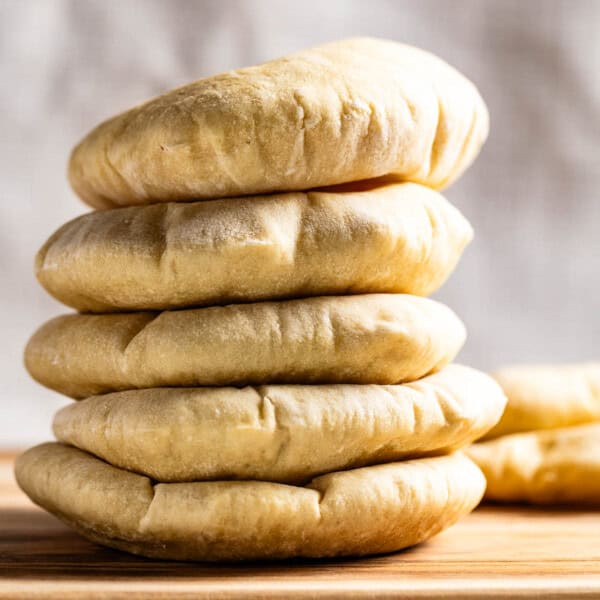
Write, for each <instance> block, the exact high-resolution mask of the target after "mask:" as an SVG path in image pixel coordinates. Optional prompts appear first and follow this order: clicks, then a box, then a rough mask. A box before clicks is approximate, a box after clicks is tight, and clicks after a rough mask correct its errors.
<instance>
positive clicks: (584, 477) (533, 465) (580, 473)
mask: <svg viewBox="0 0 600 600" xmlns="http://www.w3.org/2000/svg"><path fill="white" fill-rule="evenodd" d="M468 453H469V456H470V457H471V458H472V459H473V460H474V461H475V462H476V463H477V464H478V465H479V467H480V468H481V470H482V471H483V473H484V474H485V477H486V479H487V490H486V498H487V499H489V500H496V501H501V502H529V503H532V504H588V505H595V506H599V507H600V423H588V424H586V425H577V426H573V427H564V428H562V429H548V430H545V431H531V432H529V433H515V434H512V435H506V436H502V437H499V438H497V439H494V440H491V441H489V442H483V443H480V444H474V445H473V446H471V447H470V448H469V450H468Z"/></svg>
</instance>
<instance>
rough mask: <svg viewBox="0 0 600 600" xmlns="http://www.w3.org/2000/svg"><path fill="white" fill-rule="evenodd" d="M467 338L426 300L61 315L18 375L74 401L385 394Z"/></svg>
mask: <svg viewBox="0 0 600 600" xmlns="http://www.w3.org/2000/svg"><path fill="white" fill-rule="evenodd" d="M465 335H466V334H465V329H464V325H463V324H462V323H461V321H460V320H459V319H458V317H456V315H455V314H454V313H453V312H452V311H451V310H450V309H449V308H447V307H446V306H444V305H442V304H439V303H437V302H434V301H433V300H427V299H425V298H419V297H417V296H409V295H402V294H369V295H364V296H362V295H361V296H330V297H320V298H307V299H304V300H288V301H284V302H257V303H255V304H232V305H229V306H216V307H209V308H199V309H194V310H180V311H171V312H169V311H167V312H162V313H128V314H113V315H110V314H109V315H66V316H62V317H57V318H56V319H53V320H51V321H49V322H48V323H46V324H45V325H43V326H42V327H41V328H40V329H39V330H38V331H37V332H36V333H35V334H34V336H33V337H32V338H31V340H30V341H29V344H28V345H27V349H26V351H25V363H26V366H27V368H28V370H29V372H30V373H31V375H32V376H33V377H34V378H35V379H36V380H37V381H39V382H40V383H42V384H44V385H46V386H47V387H49V388H52V389H54V390H57V391H59V392H61V393H63V394H66V395H68V396H72V397H74V398H82V397H86V396H92V395H95V394H101V393H105V392H111V391H120V390H126V389H134V388H148V387H161V386H202V385H211V386H224V385H246V384H262V383H381V384H389V383H401V382H404V381H411V380H415V379H419V378H420V377H423V376H424V375H427V374H428V373H430V372H432V371H434V370H438V369H440V368H442V367H443V366H445V365H446V364H448V363H449V362H451V360H452V359H453V358H454V356H455V355H456V353H457V352H458V350H459V349H460V347H461V346H462V344H463V342H464V339H465Z"/></svg>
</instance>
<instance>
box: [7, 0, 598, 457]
mask: <svg viewBox="0 0 600 600" xmlns="http://www.w3.org/2000/svg"><path fill="white" fill-rule="evenodd" d="M599 25H600V2H598V1H594V0H589V1H586V0H564V1H561V0H528V1H526V2H525V1H523V0H488V1H485V0H452V1H450V0H447V1H444V0H437V1H433V0H430V1H427V0H413V1H403V0H399V1H392V0H388V1H386V0H368V1H366V0H365V1H361V0H355V1H353V0H345V1H344V0H302V2H297V1H296V0H294V1H284V0H280V1H277V0H248V1H234V0H230V1H227V0H220V1H216V0H215V1H184V0H182V1H167V0H164V1H160V0H157V1H154V0H72V1H71V0H52V1H50V0H27V1H25V0H0V82H1V83H0V277H1V279H0V282H1V284H0V285H1V290H2V293H1V295H0V303H1V307H0V308H1V310H0V331H1V334H2V344H1V346H0V446H3V447H7V448H8V447H21V446H23V445H25V444H31V443H33V442H37V441H41V440H43V439H48V438H49V437H50V422H51V417H52V414H53V412H54V411H55V410H56V409H57V408H58V407H59V406H61V405H62V404H64V403H65V402H66V400H65V399H64V398H61V397H60V396H58V395H57V394H55V393H53V392H50V391H48V390H45V389H43V388H42V387H40V386H38V385H37V384H35V383H34V382H33V381H31V380H30V379H29V377H28V376H27V374H26V372H25V370H24V368H23V366H22V351H23V347H24V345H25V343H26V341H27V338H28V336H29V335H30V334H31V333H32V332H33V331H34V329H35V328H36V327H37V326H39V325H40V324H41V323H42V322H43V321H45V320H46V319H48V318H50V317H52V316H54V315H56V314H59V313H61V312H63V311H65V310H66V309H64V308H63V307H61V306H60V305H59V304H58V303H57V302H55V301H54V300H52V299H51V298H50V297H49V296H48V295H47V294H46V293H45V292H44V291H43V290H42V288H41V287H39V286H38V285H37V284H36V282H35V279H34V276H33V269H32V264H33V256H34V254H35V252H36V250H37V249H38V247H39V246H40V245H41V244H42V243H43V242H44V240H45V239H46V238H47V237H48V236H49V235H50V233H52V232H53V231H54V230H55V229H56V228H57V227H58V226H59V225H61V224H62V223H63V222H65V221H66V220H67V219H70V218H72V217H74V216H76V215H78V214H80V213H82V212H83V211H85V210H87V209H86V208H85V206H84V205H83V204H81V203H80V202H79V201H78V200H77V199H76V198H75V196H74V194H73V193H72V192H71V191H70V189H69V187H68V185H67V182H66V179H65V165H66V161H67V157H68V153H69V150H70V148H71V147H72V146H73V144H74V143H75V142H77V140H78V139H79V138H80V137H81V136H82V135H83V134H84V133H85V132H87V131H88V130H89V129H90V128H91V127H92V126H94V125H95V124H96V123H98V122H99V121H100V120H102V119H104V118H106V117H108V116H110V115H112V114H114V113H116V112H117V111H121V110H123V109H126V108H128V107H129V106H130V105H132V104H134V103H137V102H140V101H142V100H144V99H146V98H149V97H150V96H153V95H155V94H158V93H159V92H162V91H165V90H167V89H169V88H171V87H173V86H176V85H179V84H182V83H185V82H187V81H189V80H192V79H196V78H198V77H202V76H205V75H209V74H212V73H215V72H219V71H223V70H226V69H231V68H235V67H240V66H244V65H249V64H253V63H256V62H258V61H264V60H267V59H269V58H272V57H276V56H278V55H282V54H285V53H288V52H290V51H294V50H298V49H301V48H303V47H306V46H310V45H314V44H318V43H321V42H325V41H330V40H335V39H338V38H343V37H347V36H357V35H370V36H380V37H384V38H390V39H394V40H399V41H403V42H407V43H410V44H415V45H417V46H421V47H423V48H426V49H428V50H431V51H433V52H435V53H437V54H439V55H440V56H442V57H443V58H445V59H446V60H447V61H448V62H450V63H451V64H453V65H455V66H456V67H458V68H459V69H460V70H462V71H463V72H464V73H465V74H466V75H467V76H468V77H470V78H471V79H472V80H473V81H475V82H476V83H477V85H478V86H479V87H480V89H481V91H482V94H483V96H484V97H485V99H486V101H487V103H488V106H489V108H490V113H491V117H492V133H491V136H490V138H489V141H488V143H487V145H486V147H485V150H484V151H483V153H482V155H481V156H480V158H479V160H478V161H477V162H476V163H475V165H474V166H473V167H472V168H471V169H470V170H469V171H468V172H467V174H466V175H465V176H464V177H463V178H462V179H461V180H460V181H459V182H458V183H457V184H455V185H454V186H453V187H452V188H451V189H450V190H448V192H447V195H448V197H449V198H450V199H451V200H452V201H453V202H454V203H456V205H457V206H458V207H459V208H460V209H461V210H462V211H463V212H464V214H465V215H466V216H467V217H468V218H469V219H470V221H471V222H472V223H473V225H474V227H475V232H476V238H475V241H474V242H473V243H472V245H471V246H470V247H469V249H468V250H467V252H466V254H465V256H464V258H463V260H462V262H461V264H460V265H459V268H458V269H457V271H456V273H455V274H454V276H453V277H452V278H451V280H450V281H449V282H448V283H447V284H446V285H445V286H444V288H443V290H442V291H441V292H439V293H438V294H437V297H438V298H439V299H441V300H443V301H444V302H447V303H448V304H449V305H450V306H451V307H452V308H453V309H454V310H456V312H457V313H458V314H459V315H460V316H461V317H462V318H463V320H464V321H465V323H466V325H467V327H468V331H469V339H468V342H467V344H466V346H465V348H464V350H463V352H462V353H461V355H460V357H459V358H460V361H461V362H464V363H467V364H471V365H473V366H477V367H481V368H484V369H490V368H494V367H497V366H500V365H503V364H506V363H515V362H520V361H535V362H541V361H557V362H558V361H580V360H586V359H592V358H594V357H595V358H596V359H598V358H600V350H599V342H600V315H599V311H600V284H599V276H600V273H599V270H600V269H599V267H600V232H599V230H600V198H598V195H599V192H598V189H599V187H600V161H599V149H600V34H599V33H600V32H599ZM98 351H99V352H101V351H102V349H101V348H99V349H98Z"/></svg>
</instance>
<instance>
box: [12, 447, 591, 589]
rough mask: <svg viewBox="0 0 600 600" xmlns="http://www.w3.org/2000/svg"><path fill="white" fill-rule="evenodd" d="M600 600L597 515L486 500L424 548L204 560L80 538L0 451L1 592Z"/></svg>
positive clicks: (422, 546)
mask: <svg viewBox="0 0 600 600" xmlns="http://www.w3.org/2000/svg"><path fill="white" fill-rule="evenodd" d="M315 596H319V597H327V598H337V597H340V596H347V597H353V598H356V597H361V598H363V597H365V598H366V597H368V598H386V597H395V598H398V597H401V598H476V597H486V598H503V597H508V596H510V597H511V598H543V599H544V600H545V599H551V598H600V512H585V511H576V510H572V511H571V510H561V511H559V510H547V511H545V510H539V509H533V508H498V507H483V508H480V509H478V510H477V511H476V512H475V513H474V514H472V515H470V516H469V517H467V518H466V519H464V520H463V521H462V522H460V523H459V524H457V525H455V526H454V527H452V528H451V529H449V530H448V531H446V532H444V533H442V534H441V535H439V536H437V537H436V538H435V539H433V540H431V541H430V542H428V543H426V544H422V545H421V546H418V547H416V548H413V549H410V550H406V551H404V552H400V553H397V554H393V555H388V556H378V557H374V558H367V559H360V560H354V559H353V560H336V561H286V562H280V563H270V564H269V563H261V564H243V565H218V566H214V565H212V566H211V565H204V564H193V563H178V562H167V561H154V560H146V559H142V558H137V557H134V556H131V555H128V554H125V553H121V552H116V551H113V550H108V549H105V548H102V547H100V546H96V545H94V544H91V543H89V542H87V541H85V540H84V539H83V538H81V537H79V536H78V535H77V534H75V533H72V532H71V531H70V530H69V529H68V528H67V527H66V526H64V525H62V524H61V523H60V522H59V521H57V520H56V519H55V518H54V517H52V516H50V515H48V514H46V513H44V512H43V511H41V510H40V509H38V508H36V507H34V506H33V505H32V504H31V503H30V502H29V500H28V499H27V498H26V497H25V496H24V495H23V494H22V493H21V492H20V491H19V490H18V488H17V486H16V484H15V483H14V480H13V476H12V457H11V456H6V455H5V456H1V455H0V598H8V597H10V598H20V597H21V598H31V597H35V598H53V599H54V598H56V599H57V600H58V599H60V600H63V599H70V598H86V599H87V598H128V599H134V598H141V597H144V598H148V597H150V598H238V597H245V598H274V597H281V598H297V597H315Z"/></svg>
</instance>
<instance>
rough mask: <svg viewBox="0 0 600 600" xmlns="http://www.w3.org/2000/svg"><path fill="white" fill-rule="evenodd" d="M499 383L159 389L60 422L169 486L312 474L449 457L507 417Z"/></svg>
mask: <svg viewBox="0 0 600 600" xmlns="http://www.w3.org/2000/svg"><path fill="white" fill-rule="evenodd" d="M504 405H505V398H504V394H503V393H502V390H501V389H500V387H499V386H498V384H497V383H495V382H494V380H493V379H492V378H491V377H489V376H487V375H485V374H483V373H481V372H478V371H475V370H474V369H470V368H468V367H462V366H458V365H450V366H448V367H446V368H444V369H443V370H442V371H440V372H438V373H435V374H434V375H429V376H428V377H425V378H423V379H420V380H419V381H417V382H414V383H408V384H404V385H386V386H379V385H312V386H310V385H287V386H286V385H270V386H263V387H257V388H250V387H246V388H243V389H238V388H189V389H181V388H153V389H146V390H133V391H128V392H117V393H114V394H109V395H106V396H96V397H92V398H88V399H87V400H82V401H81V402H77V403H74V404H71V405H69V406H66V407H65V408H63V409H62V410H60V411H59V412H58V413H57V415H56V417H55V419H54V433H55V435H56V437H57V438H58V439H59V441H61V442H65V443H67V444H71V445H73V446H77V447H78V448H81V449H82V450H86V451H87V452H91V453H92V454H95V455H96V456H99V457H100V458H102V459H104V460H106V461H108V462H109V463H111V464H113V465H115V466H118V467H121V468H124V469H127V470H129V471H136V472H138V473H142V474H144V475H147V476H148V477H150V478H152V479H155V480H158V481H198V480H207V479H260V480H263V481H279V482H283V483H302V482H305V481H307V480H309V479H310V478H311V477H314V476H316V475H320V474H322V473H328V472H330V471H337V470H340V469H348V468H355V467H361V466H364V465H370V464H378V463H382V462H393V461H397V460H400V459H404V458H406V457H416V456H424V455H427V454H442V453H447V452H449V451H452V450H456V449H458V448H461V447H463V446H465V445H467V444H469V443H470V442H472V441H473V440H475V439H477V438H478V437H480V436H481V435H482V434H483V433H484V432H485V431H487V430H488V429H489V428H490V427H492V425H493V424H494V423H496V422H497V421H498V419H499V418H500V415H501V414H502V410H503V409H504Z"/></svg>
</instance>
